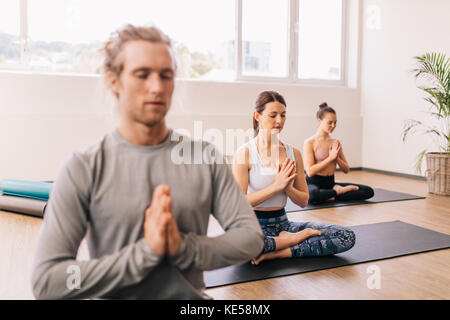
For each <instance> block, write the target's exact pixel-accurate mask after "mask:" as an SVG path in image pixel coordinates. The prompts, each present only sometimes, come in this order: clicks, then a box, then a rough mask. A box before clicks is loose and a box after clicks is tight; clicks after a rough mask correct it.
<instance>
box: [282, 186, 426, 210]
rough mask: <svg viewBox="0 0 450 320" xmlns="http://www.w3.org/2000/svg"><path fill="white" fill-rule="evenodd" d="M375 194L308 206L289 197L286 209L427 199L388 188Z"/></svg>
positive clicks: (376, 190) (375, 191) (378, 190)
mask: <svg viewBox="0 0 450 320" xmlns="http://www.w3.org/2000/svg"><path fill="white" fill-rule="evenodd" d="M373 191H374V196H373V197H372V198H370V199H367V200H351V201H330V202H325V203H321V204H308V205H307V206H306V207H304V208H302V207H300V206H298V205H296V204H295V203H293V202H292V201H291V199H289V198H288V201H287V203H286V207H285V210H286V212H294V211H306V210H315V209H324V208H335V207H345V206H353V205H357V204H371V203H381V202H390V201H402V200H415V199H425V197H420V196H416V195H413V194H409V193H403V192H397V191H391V190H386V189H381V188H377V189H373Z"/></svg>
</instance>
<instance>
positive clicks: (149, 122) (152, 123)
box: [133, 112, 167, 128]
mask: <svg viewBox="0 0 450 320" xmlns="http://www.w3.org/2000/svg"><path fill="white" fill-rule="evenodd" d="M166 114H167V112H164V113H162V112H155V114H154V115H153V116H152V117H145V116H140V115H134V116H133V118H134V121H136V122H138V123H140V124H143V125H145V126H146V127H149V128H154V127H156V126H158V125H160V124H162V123H163V122H164V119H165V117H166Z"/></svg>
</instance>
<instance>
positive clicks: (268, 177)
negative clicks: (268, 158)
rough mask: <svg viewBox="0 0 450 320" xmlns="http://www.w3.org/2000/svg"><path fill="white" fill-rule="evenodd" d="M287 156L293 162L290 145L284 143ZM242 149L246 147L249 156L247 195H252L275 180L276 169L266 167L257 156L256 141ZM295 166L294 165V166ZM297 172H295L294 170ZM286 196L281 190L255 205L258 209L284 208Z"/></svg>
mask: <svg viewBox="0 0 450 320" xmlns="http://www.w3.org/2000/svg"><path fill="white" fill-rule="evenodd" d="M283 144H284V148H285V150H286V154H287V156H288V157H289V158H290V159H291V160H293V161H294V164H295V158H294V150H293V148H292V146H291V145H289V144H287V143H284V142H283ZM243 147H247V148H248V150H249V155H250V162H251V169H250V171H249V172H248V190H247V193H253V192H256V191H259V190H261V189H264V188H265V187H267V186H269V185H271V184H272V183H273V182H274V180H275V175H276V173H277V169H275V168H272V167H266V166H265V165H264V164H263V162H262V160H261V157H260V156H259V153H258V149H257V148H256V139H255V138H253V139H251V140H250V141H249V142H248V143H246V144H245V145H244V146H243ZM295 165H296V164H295ZM295 171H297V170H295ZM286 202H287V195H286V191H284V190H281V191H279V192H277V193H276V194H275V195H273V196H272V197H271V198H269V199H267V200H266V201H264V202H262V203H260V204H258V205H257V207H258V208H277V207H283V208H284V206H286Z"/></svg>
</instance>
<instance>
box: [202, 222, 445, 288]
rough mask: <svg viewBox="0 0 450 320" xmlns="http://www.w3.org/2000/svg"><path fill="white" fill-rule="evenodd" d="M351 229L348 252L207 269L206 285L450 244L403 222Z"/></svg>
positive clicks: (394, 255) (361, 260) (248, 279)
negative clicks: (353, 240) (351, 244)
mask: <svg viewBox="0 0 450 320" xmlns="http://www.w3.org/2000/svg"><path fill="white" fill-rule="evenodd" d="M350 229H352V230H353V231H354V232H355V235H356V243H355V246H354V247H353V248H352V249H350V250H348V251H346V252H343V253H339V254H336V255H331V256H325V257H306V258H291V259H276V260H266V261H262V262H261V263H260V264H259V265H258V266H254V265H252V264H251V263H250V262H248V263H245V264H242V265H238V266H231V267H226V268H222V269H217V270H213V271H206V272H205V273H204V277H205V284H206V287H207V288H211V287H217V286H224V285H229V284H234V283H240V282H248V281H254V280H262V279H268V278H274V277H280V276H287V275H291V274H297V273H304V272H311V271H317V270H323V269H330V268H336V267H341V266H346V265H352V264H358V263H363V262H368V261H375V260H381V259H388V258H393V257H399V256H404V255H409V254H414V253H420V252H426V251H431V250H439V249H446V248H449V247H450V236H449V235H446V234H443V233H439V232H436V231H432V230H429V229H425V228H422V227H418V226H415V225H412V224H408V223H405V222H402V221H390V222H382V223H374V224H365V225H360V226H353V227H350Z"/></svg>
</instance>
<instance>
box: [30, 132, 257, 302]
mask: <svg viewBox="0 0 450 320" xmlns="http://www.w3.org/2000/svg"><path fill="white" fill-rule="evenodd" d="M169 131H170V133H169V136H168V138H167V139H166V140H165V141H163V142H162V143H161V144H158V145H155V146H138V145H134V144H132V143H130V142H128V141H126V140H125V139H123V138H122V137H121V136H120V134H119V132H118V131H117V130H114V131H112V132H111V133H109V134H107V135H106V136H104V137H103V138H102V139H101V140H100V141H99V142H98V143H97V144H95V145H94V146H92V147H90V148H88V149H86V150H83V151H80V152H77V153H75V154H73V155H72V156H71V157H70V158H69V159H68V160H67V161H66V163H65V164H64V165H63V167H62V169H61V170H60V171H59V173H58V176H57V179H56V181H55V183H54V185H53V188H52V190H51V193H50V199H49V203H48V206H47V209H46V212H45V217H44V221H43V224H42V227H41V230H40V233H39V238H38V243H37V249H36V253H35V259H34V263H33V264H34V265H33V273H32V279H31V280H32V288H33V293H34V295H35V297H36V298H38V299H85V298H113V299H203V298H206V297H207V296H206V295H205V294H204V293H203V289H204V281H203V270H211V269H216V268H222V267H225V266H228V265H232V264H239V263H244V262H246V261H249V260H250V259H251V258H253V257H255V256H257V255H258V254H260V253H261V250H262V247H263V235H262V231H261V229H260V226H259V224H258V221H257V220H256V217H255V215H254V213H253V211H252V209H251V207H250V205H249V204H248V202H247V200H246V198H245V196H244V193H243V192H242V190H241V189H240V188H239V186H238V184H237V183H236V182H235V180H234V178H233V176H232V174H231V171H230V169H229V167H228V166H227V164H225V162H224V160H223V156H222V155H221V154H220V153H219V152H217V150H216V149H215V148H213V145H211V144H209V143H207V142H202V141H194V140H191V139H190V138H188V137H185V136H181V137H180V135H177V134H176V133H175V134H174V131H173V130H169ZM177 136H178V138H179V139H180V140H178V139H176V140H175V141H173V140H174V137H175V138H176V137H177ZM179 141H183V143H179ZM201 149H203V150H204V151H205V152H203V159H201V157H200V158H199V157H198V150H201ZM194 151H197V156H195V152H194ZM177 155H181V156H183V157H184V158H183V159H184V163H183V161H180V157H176V156H177ZM214 159H216V161H214ZM174 160H175V161H174ZM189 160H191V162H194V163H193V164H191V163H188V162H190V161H189ZM180 162H182V163H180ZM200 162H203V163H200ZM205 162H206V163H205ZM195 163H197V164H195ZM220 163H222V164H220ZM159 184H167V185H169V187H170V194H171V198H172V212H173V215H174V218H175V220H176V222H177V224H178V228H179V230H180V234H181V244H180V250H179V253H178V254H177V255H175V256H173V257H168V256H165V257H160V256H158V255H157V254H156V253H155V252H153V251H152V250H151V249H150V247H149V246H148V244H147V243H146V241H145V239H144V229H143V222H144V215H145V213H144V212H145V210H146V208H147V207H148V206H149V204H150V203H151V197H152V194H153V190H154V189H155V188H156V186H158V185H159ZM210 213H211V214H213V215H214V217H215V218H216V219H217V220H218V221H219V223H220V224H221V226H222V227H223V229H224V230H225V233H224V234H222V235H220V236H218V237H207V236H206V231H207V227H208V219H209V214H210ZM84 237H86V240H87V244H88V248H89V255H90V260H87V261H80V260H76V256H77V251H78V248H79V246H80V242H81V241H82V239H83V238H84Z"/></svg>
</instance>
